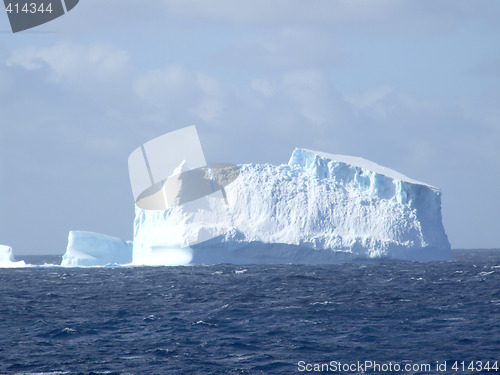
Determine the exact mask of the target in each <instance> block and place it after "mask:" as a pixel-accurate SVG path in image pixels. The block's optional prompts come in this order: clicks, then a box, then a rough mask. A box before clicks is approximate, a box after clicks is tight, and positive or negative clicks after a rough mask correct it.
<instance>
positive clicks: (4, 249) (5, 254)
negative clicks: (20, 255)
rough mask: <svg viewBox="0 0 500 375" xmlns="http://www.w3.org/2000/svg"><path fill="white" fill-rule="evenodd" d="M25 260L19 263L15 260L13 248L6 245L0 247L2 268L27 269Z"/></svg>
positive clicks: (0, 264) (0, 266)
mask: <svg viewBox="0 0 500 375" xmlns="http://www.w3.org/2000/svg"><path fill="white" fill-rule="evenodd" d="M25 266H26V263H24V261H23V260H21V261H19V262H17V261H16V259H15V258H14V254H13V252H12V248H11V247H10V246H6V245H0V268H10V267H25Z"/></svg>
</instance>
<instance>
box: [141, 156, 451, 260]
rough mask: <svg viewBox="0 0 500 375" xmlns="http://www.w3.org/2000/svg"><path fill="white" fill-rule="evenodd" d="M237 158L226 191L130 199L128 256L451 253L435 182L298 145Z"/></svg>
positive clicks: (425, 256)
mask: <svg viewBox="0 0 500 375" xmlns="http://www.w3.org/2000/svg"><path fill="white" fill-rule="evenodd" d="M240 167H241V170H240V175H239V176H238V177H237V178H236V179H235V180H234V181H232V182H231V183H230V184H229V185H228V186H226V187H225V192H224V194H225V199H217V198H218V197H215V196H210V195H208V196H205V197H203V198H200V199H198V200H195V201H193V202H190V203H187V204H181V205H176V206H173V207H170V208H168V209H166V210H158V211H154V210H146V209H142V208H139V207H136V217H135V221H134V241H133V262H134V263H135V264H154V265H157V264H216V263H235V264H252V263H255V264H259V263H302V264H308V263H309V264H311V263H312V264H314V263H339V262H349V261H358V260H370V259H402V260H423V261H435V260H450V259H451V255H450V244H449V242H448V239H447V236H446V234H445V231H444V228H443V225H442V218H441V193H440V191H439V190H438V189H437V188H435V187H432V186H430V185H427V184H425V183H422V182H418V181H415V180H412V179H410V178H408V177H406V176H404V175H402V174H400V173H398V172H396V171H393V170H391V169H388V168H385V167H382V166H379V165H377V164H375V163H373V162H371V161H368V160H364V159H361V158H356V157H349V156H340V155H332V154H326V153H321V152H316V151H311V150H305V149H296V150H295V151H294V152H293V154H292V157H291V159H290V161H289V163H288V164H286V165H279V166H275V165H270V164H246V165H241V166H240ZM219 193H220V192H219ZM226 201H227V204H226ZM204 239H207V240H204ZM169 253H170V254H172V258H169V256H168V254H169Z"/></svg>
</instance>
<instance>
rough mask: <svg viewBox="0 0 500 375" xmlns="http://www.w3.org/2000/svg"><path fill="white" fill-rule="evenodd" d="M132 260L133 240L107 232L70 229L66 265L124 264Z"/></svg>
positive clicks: (64, 262) (65, 255)
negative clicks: (125, 239) (113, 235)
mask: <svg viewBox="0 0 500 375" xmlns="http://www.w3.org/2000/svg"><path fill="white" fill-rule="evenodd" d="M131 262H132V242H131V241H128V242H127V241H124V240H122V239H120V238H116V237H112V236H108V235H105V234H100V233H94V232H86V231H70V232H69V235H68V246H67V248H66V252H65V253H64V255H63V257H62V261H61V266H64V267H91V266H107V265H123V264H129V263H131Z"/></svg>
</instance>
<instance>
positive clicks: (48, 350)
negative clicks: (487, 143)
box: [0, 250, 500, 375]
mask: <svg viewBox="0 0 500 375" xmlns="http://www.w3.org/2000/svg"><path fill="white" fill-rule="evenodd" d="M453 257H454V261H452V262H434V263H420V262H378V263H377V262H375V263H369V264H341V265H318V266H312V265H305V266H304V265H246V266H235V265H228V264H223V265H216V266H187V267H135V268H123V267H115V268H60V267H38V268H36V267H33V268H23V269H0V374H19V375H20V374H38V375H41V374H51V375H55V374H141V375H142V374H318V373H329V374H361V373H364V374H445V373H449V374H479V373H489V374H495V373H499V372H500V369H499V366H500V251H499V250H477V251H473V250H467V251H466V250H464V251H454V252H453ZM19 258H22V257H19ZM24 259H25V260H26V261H27V262H30V263H38V264H43V263H59V262H60V258H57V257H50V256H48V257H25V258H24ZM487 369H488V371H487Z"/></svg>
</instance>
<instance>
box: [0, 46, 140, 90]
mask: <svg viewBox="0 0 500 375" xmlns="http://www.w3.org/2000/svg"><path fill="white" fill-rule="evenodd" d="M6 65H7V66H10V67H12V66H19V67H22V68H24V69H26V70H28V71H33V70H40V69H43V68H48V69H49V71H50V74H49V77H48V78H49V80H51V81H53V82H56V83H60V84H63V85H74V84H77V85H86V84H87V83H88V82H89V81H99V82H100V83H102V82H110V81H113V80H116V79H120V78H121V77H123V76H124V75H126V74H127V73H128V72H129V70H130V67H131V65H130V58H129V56H128V54H127V52H125V51H124V50H122V49H119V48H116V47H113V46H110V45H105V44H99V43H96V44H89V45H83V44H76V43H58V44H56V45H54V46H52V47H34V46H28V47H25V48H21V49H16V50H15V51H14V52H13V53H12V55H11V56H10V57H9V58H8V59H7V61H6Z"/></svg>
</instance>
